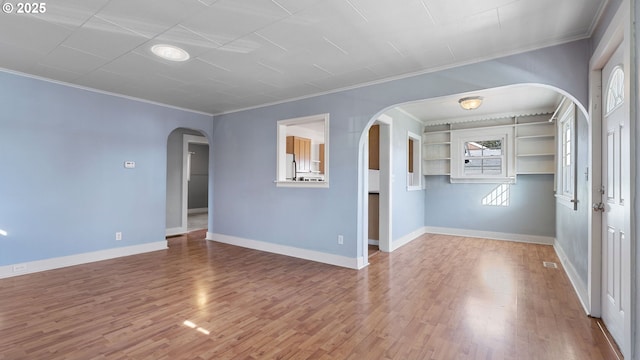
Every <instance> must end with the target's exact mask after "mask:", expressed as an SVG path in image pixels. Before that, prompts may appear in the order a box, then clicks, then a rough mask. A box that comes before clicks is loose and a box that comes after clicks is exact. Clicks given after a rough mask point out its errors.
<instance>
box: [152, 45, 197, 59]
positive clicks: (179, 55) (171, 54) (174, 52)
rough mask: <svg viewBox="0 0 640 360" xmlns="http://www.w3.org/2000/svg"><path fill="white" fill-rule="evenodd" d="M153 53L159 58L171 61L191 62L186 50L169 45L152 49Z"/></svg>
mask: <svg viewBox="0 0 640 360" xmlns="http://www.w3.org/2000/svg"><path fill="white" fill-rule="evenodd" d="M151 52H153V53H154V54H156V55H157V56H159V57H161V58H163V59H165V60H170V61H187V60H189V57H190V56H189V53H188V52H186V51H185V50H183V49H181V48H179V47H177V46H173V45H167V44H158V45H153V46H152V47H151Z"/></svg>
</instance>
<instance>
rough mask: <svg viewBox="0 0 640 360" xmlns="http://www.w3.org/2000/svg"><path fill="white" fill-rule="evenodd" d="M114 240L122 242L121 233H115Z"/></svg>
mask: <svg viewBox="0 0 640 360" xmlns="http://www.w3.org/2000/svg"><path fill="white" fill-rule="evenodd" d="M116 240H122V233H121V232H120V231H118V232H117V233H116Z"/></svg>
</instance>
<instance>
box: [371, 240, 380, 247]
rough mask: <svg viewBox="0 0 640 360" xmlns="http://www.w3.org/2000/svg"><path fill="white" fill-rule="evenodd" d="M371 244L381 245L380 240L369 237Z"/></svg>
mask: <svg viewBox="0 0 640 360" xmlns="http://www.w3.org/2000/svg"><path fill="white" fill-rule="evenodd" d="M369 245H375V246H380V240H373V239H369Z"/></svg>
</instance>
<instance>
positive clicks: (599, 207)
mask: <svg viewBox="0 0 640 360" xmlns="http://www.w3.org/2000/svg"><path fill="white" fill-rule="evenodd" d="M593 211H602V212H604V204H603V203H601V202H599V203H593Z"/></svg>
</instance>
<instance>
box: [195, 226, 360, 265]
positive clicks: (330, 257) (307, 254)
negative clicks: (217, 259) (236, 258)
mask: <svg viewBox="0 0 640 360" xmlns="http://www.w3.org/2000/svg"><path fill="white" fill-rule="evenodd" d="M207 240H212V241H217V242H220V243H224V244H229V245H235V246H241V247H245V248H249V249H253V250H259V251H266V252H270V253H274V254H280V255H286V256H291V257H295V258H300V259H305V260H311V261H316V262H321V263H324V264H330V265H336V266H341V267H346V268H350V269H362V268H363V267H365V266H367V265H368V261H365V259H364V258H362V257H360V258H349V257H346V256H342V255H335V254H327V253H324V252H320V251H315V250H307V249H301V248H297V247H293V246H287V245H280V244H274V243H269V242H265V241H259V240H251V239H245V238H240V237H235V236H230V235H224V234H217V233H211V232H207Z"/></svg>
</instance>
